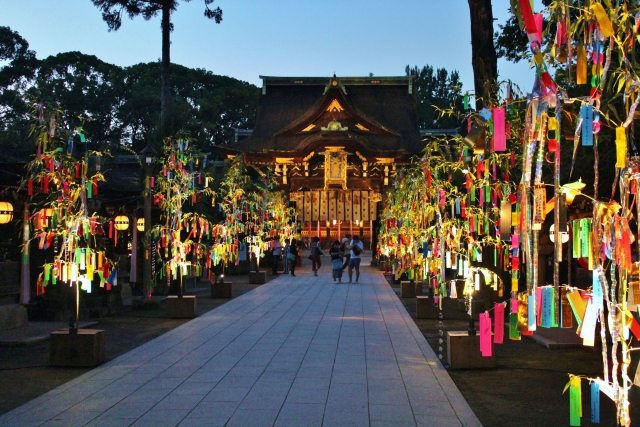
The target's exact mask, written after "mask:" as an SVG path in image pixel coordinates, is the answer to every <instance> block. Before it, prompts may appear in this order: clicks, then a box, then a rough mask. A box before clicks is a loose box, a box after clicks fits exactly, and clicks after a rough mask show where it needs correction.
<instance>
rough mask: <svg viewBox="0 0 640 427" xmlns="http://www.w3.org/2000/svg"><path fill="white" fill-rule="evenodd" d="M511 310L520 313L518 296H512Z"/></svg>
mask: <svg viewBox="0 0 640 427" xmlns="http://www.w3.org/2000/svg"><path fill="white" fill-rule="evenodd" d="M511 312H512V313H515V314H517V313H518V298H511Z"/></svg>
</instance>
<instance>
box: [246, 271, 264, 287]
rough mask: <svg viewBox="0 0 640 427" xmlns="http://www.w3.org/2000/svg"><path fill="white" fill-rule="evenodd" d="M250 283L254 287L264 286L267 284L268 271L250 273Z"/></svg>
mask: <svg viewBox="0 0 640 427" xmlns="http://www.w3.org/2000/svg"><path fill="white" fill-rule="evenodd" d="M249 283H250V284H252V285H264V284H265V283H267V272H266V271H250V272H249Z"/></svg>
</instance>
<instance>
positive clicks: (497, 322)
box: [493, 304, 504, 344]
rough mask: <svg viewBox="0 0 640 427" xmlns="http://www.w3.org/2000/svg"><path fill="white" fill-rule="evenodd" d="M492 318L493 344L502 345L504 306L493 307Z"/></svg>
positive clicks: (496, 305)
mask: <svg viewBox="0 0 640 427" xmlns="http://www.w3.org/2000/svg"><path fill="white" fill-rule="evenodd" d="M493 316H494V329H493V342H494V343H496V344H502V343H503V341H504V305H502V304H495V305H494V306H493Z"/></svg>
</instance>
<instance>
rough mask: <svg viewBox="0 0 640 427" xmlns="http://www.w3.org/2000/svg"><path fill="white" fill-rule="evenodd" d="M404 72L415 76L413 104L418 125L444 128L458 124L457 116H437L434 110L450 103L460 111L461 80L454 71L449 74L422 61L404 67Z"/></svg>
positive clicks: (444, 107) (427, 127) (429, 127)
mask: <svg viewBox="0 0 640 427" xmlns="http://www.w3.org/2000/svg"><path fill="white" fill-rule="evenodd" d="M405 73H406V74H407V76H411V75H412V76H415V77H414V80H413V84H414V85H415V87H416V89H417V92H418V100H417V101H418V103H417V106H416V110H417V114H418V124H419V125H420V128H421V129H438V128H439V129H447V128H454V127H458V126H460V120H458V119H456V118H455V117H453V116H445V117H441V118H440V117H439V116H440V115H439V114H438V110H446V109H449V108H451V107H454V108H455V109H456V110H457V111H462V107H463V106H462V97H461V96H460V91H461V90H462V83H461V82H460V75H459V74H458V71H456V70H454V71H452V72H451V74H449V73H448V72H447V70H446V69H444V68H438V69H437V70H436V71H435V72H434V70H433V67H432V66H430V65H425V66H424V67H422V68H418V67H417V66H415V67H413V68H410V67H409V66H408V65H407V67H406V68H405Z"/></svg>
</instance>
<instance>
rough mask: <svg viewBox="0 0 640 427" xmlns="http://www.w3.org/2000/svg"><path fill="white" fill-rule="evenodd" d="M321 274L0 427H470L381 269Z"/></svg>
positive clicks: (43, 399)
mask: <svg viewBox="0 0 640 427" xmlns="http://www.w3.org/2000/svg"><path fill="white" fill-rule="evenodd" d="M323 270H324V271H323V274H321V275H320V276H318V277H315V276H313V275H312V274H310V272H309V271H308V270H307V271H305V270H304V269H301V271H300V272H299V273H298V274H297V275H296V276H297V277H291V276H289V275H283V276H281V277H279V278H277V279H275V280H273V281H271V282H269V283H268V284H266V285H263V286H261V287H259V288H258V289H256V290H254V291H252V292H249V293H247V294H244V295H242V296H241V297H239V298H236V299H234V300H232V301H230V302H228V303H227V304H224V305H223V306H221V307H218V308H216V309H215V310H212V311H210V312H208V313H206V314H205V315H202V316H200V317H198V318H196V319H194V320H193V321H191V322H188V323H186V324H184V325H182V326H180V327H178V328H176V329H174V330H172V331H171V332H169V333H167V334H165V335H163V336H161V337H158V338H156V339H155V340H153V341H150V342H148V343H146V344H144V345H142V346H141V347H138V348H136V349H135V350H133V351H130V352H129V353H126V354H124V355H122V356H120V357H118V358H117V359H114V360H112V361H110V362H108V363H106V364H104V365H101V366H99V367H98V368H96V369H94V370H92V371H90V372H88V373H86V374H84V375H82V376H80V377H78V378H76V379H75V380H73V381H70V382H69V383H67V384H64V385H62V386H60V387H58V388H56V389H55V390H52V391H51V392H49V393H46V394H44V395H42V396H40V397H39V398H37V399H34V400H33V401H31V402H29V403H27V404H25V405H23V406H21V407H19V408H16V409H15V410H13V411H11V412H8V413H6V414H4V415H2V416H0V425H3V426H4V425H10V426H67V427H70V426H109V427H113V426H130V425H133V426H153V427H161V426H177V425H179V426H227V427H254V426H255V427H257V426H273V425H275V426H282V427H284V426H296V427H305V426H309V427H311V426H318V427H320V426H323V427H330V426H336V427H337V426H339V427H347V426H379V427H383V426H389V427H391V426H393V427H404V426H434V427H435V426H437V427H448V426H480V422H479V421H478V419H477V418H476V416H475V415H474V413H473V411H472V410H471V408H470V407H469V406H468V404H467V403H466V401H465V400H464V398H463V397H462V395H461V394H460V392H459V391H458V389H457V388H456V386H455V385H454V383H453V382H452V381H451V379H450V378H449V375H448V374H447V372H446V370H445V369H444V368H443V367H442V365H441V364H440V363H439V362H438V360H437V357H436V356H435V354H434V353H433V351H432V350H431V348H430V347H429V345H428V344H427V342H426V340H425V339H424V337H423V335H422V334H421V333H420V331H419V330H418V328H417V327H416V326H415V324H414V322H413V320H412V319H411V317H410V316H409V315H408V314H407V312H406V310H405V308H404V307H403V306H402V303H401V302H400V301H399V300H398V298H397V296H396V295H395V293H394V292H393V290H392V289H391V288H390V286H389V285H388V284H387V282H386V280H385V279H384V277H383V276H382V274H381V273H380V272H378V271H374V270H373V269H370V268H367V267H364V268H363V269H362V270H363V274H362V276H361V278H360V279H361V280H360V283H359V284H346V283H342V284H334V283H333V281H332V279H331V278H330V270H329V269H328V268H327V267H323ZM345 276H346V274H345ZM107 339H109V337H107Z"/></svg>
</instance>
